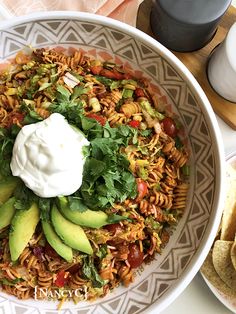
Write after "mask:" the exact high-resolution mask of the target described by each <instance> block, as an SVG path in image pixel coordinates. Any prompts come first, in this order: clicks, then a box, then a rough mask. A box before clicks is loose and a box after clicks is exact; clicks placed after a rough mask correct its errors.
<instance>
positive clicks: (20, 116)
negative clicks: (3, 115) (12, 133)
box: [7, 112, 25, 128]
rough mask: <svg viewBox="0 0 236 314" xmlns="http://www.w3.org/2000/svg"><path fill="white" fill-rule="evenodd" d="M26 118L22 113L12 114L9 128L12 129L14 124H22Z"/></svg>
mask: <svg viewBox="0 0 236 314" xmlns="http://www.w3.org/2000/svg"><path fill="white" fill-rule="evenodd" d="M24 117H25V116H24V114H23V113H20V112H12V113H10V114H9V120H8V124H7V128H10V127H11V126H12V125H13V124H16V123H17V122H19V123H21V122H22V121H23V120H24Z"/></svg>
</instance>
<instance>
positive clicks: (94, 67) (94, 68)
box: [90, 65, 103, 75]
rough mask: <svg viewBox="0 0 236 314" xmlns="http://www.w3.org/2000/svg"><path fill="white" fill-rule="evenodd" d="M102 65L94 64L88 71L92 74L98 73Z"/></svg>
mask: <svg viewBox="0 0 236 314" xmlns="http://www.w3.org/2000/svg"><path fill="white" fill-rule="evenodd" d="M102 69H103V67H102V66H101V65H94V66H92V67H91V68H90V71H91V72H92V73H93V74H94V75H99V74H100V72H101V71H102Z"/></svg>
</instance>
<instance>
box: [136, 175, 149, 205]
mask: <svg viewBox="0 0 236 314" xmlns="http://www.w3.org/2000/svg"><path fill="white" fill-rule="evenodd" d="M137 185H138V196H137V198H136V201H137V202H140V201H141V200H142V199H143V198H144V196H146V195H147V193H148V186H147V183H146V182H145V181H143V180H142V179H140V178H138V179H137Z"/></svg>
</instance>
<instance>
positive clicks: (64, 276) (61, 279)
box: [55, 270, 69, 288]
mask: <svg viewBox="0 0 236 314" xmlns="http://www.w3.org/2000/svg"><path fill="white" fill-rule="evenodd" d="M68 280H69V277H68V273H67V272H65V271H64V270H60V271H59V272H58V273H57V278H56V280H55V285H56V286H57V287H59V288H61V287H64V286H65V285H66V284H67V282H68Z"/></svg>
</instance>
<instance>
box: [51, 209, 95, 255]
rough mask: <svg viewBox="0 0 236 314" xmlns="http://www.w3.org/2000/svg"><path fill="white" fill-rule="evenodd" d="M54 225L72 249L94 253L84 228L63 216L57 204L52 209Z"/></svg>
mask: <svg viewBox="0 0 236 314" xmlns="http://www.w3.org/2000/svg"><path fill="white" fill-rule="evenodd" d="M51 220H52V225H53V227H54V229H55V231H56V233H57V234H58V236H59V237H60V238H61V239H62V241H63V242H64V243H65V244H66V245H68V246H70V247H71V248H72V249H75V250H79V251H81V252H84V253H87V254H92V253H93V249H92V247H91V244H90V242H89V240H88V238H87V236H86V234H85V232H84V230H83V229H82V228H81V227H80V226H78V225H75V224H74V223H73V222H71V221H69V220H67V219H66V218H64V217H63V216H62V214H61V213H60V212H59V210H58V209H57V207H56V206H53V207H52V210H51Z"/></svg>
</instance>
